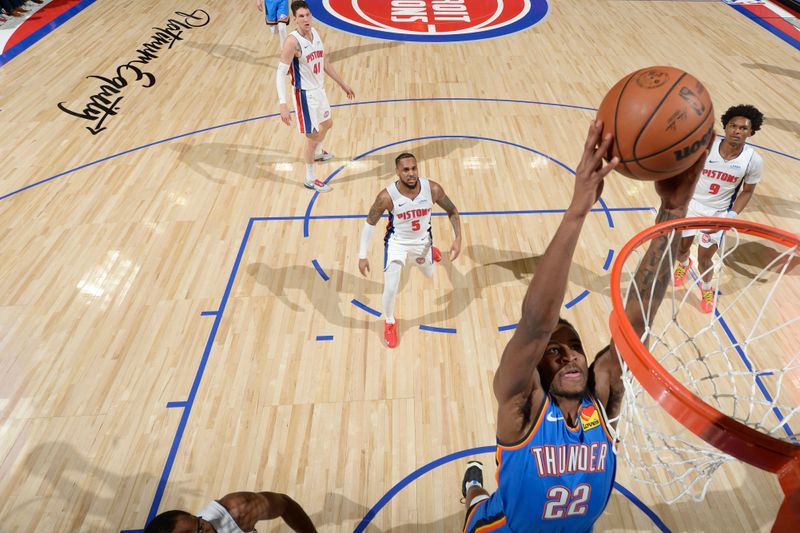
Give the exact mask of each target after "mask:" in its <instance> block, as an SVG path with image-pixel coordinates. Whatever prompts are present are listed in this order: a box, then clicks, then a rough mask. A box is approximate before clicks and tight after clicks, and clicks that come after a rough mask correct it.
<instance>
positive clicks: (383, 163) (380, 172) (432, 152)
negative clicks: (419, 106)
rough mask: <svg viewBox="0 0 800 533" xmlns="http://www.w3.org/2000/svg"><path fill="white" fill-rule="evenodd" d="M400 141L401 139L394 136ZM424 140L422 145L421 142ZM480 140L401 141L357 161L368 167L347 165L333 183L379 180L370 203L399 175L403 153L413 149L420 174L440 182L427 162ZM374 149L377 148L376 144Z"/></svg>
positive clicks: (468, 147) (466, 148)
mask: <svg viewBox="0 0 800 533" xmlns="http://www.w3.org/2000/svg"><path fill="white" fill-rule="evenodd" d="M393 140H394V141H397V140H399V139H393ZM420 143H421V144H420ZM477 143H478V141H477V139H431V140H428V141H424V142H423V141H413V142H409V143H404V144H400V145H397V146H393V147H391V149H384V150H381V151H380V152H376V153H374V154H370V155H367V156H365V157H363V158H361V159H359V160H358V162H357V163H358V165H359V166H361V165H366V168H365V169H364V170H362V171H360V172H356V173H353V174H350V173H348V168H347V166H345V168H344V170H342V171H341V172H339V174H337V175H336V178H334V181H333V183H336V184H345V183H351V182H355V181H360V180H363V179H369V178H373V179H376V178H377V179H378V180H379V183H378V184H377V185H376V189H375V190H374V191H371V192H368V194H370V195H371V196H369V203H370V205H371V204H372V200H373V199H374V198H375V196H377V195H378V193H379V192H380V187H382V186H386V185H387V184H388V183H389V182H390V181H392V179H393V178H395V177H396V175H397V174H396V172H395V164H394V158H395V157H397V156H398V155H400V153H402V152H411V153H413V154H414V155H415V156H416V157H417V162H418V163H419V173H420V176H422V177H425V178H430V179H432V180H433V181H436V182H438V183H441V179H439V178H437V176H434V175H433V174H430V175H429V173H428V172H427V166H428V162H430V161H433V160H435V159H443V158H446V157H448V156H450V154H452V153H453V152H455V151H456V150H459V149H460V150H465V151H469V150H470V149H471V148H473V147H474V146H475V145H476V144H477ZM373 148H375V147H373ZM445 191H446V189H445Z"/></svg>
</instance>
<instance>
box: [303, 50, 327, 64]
mask: <svg viewBox="0 0 800 533" xmlns="http://www.w3.org/2000/svg"><path fill="white" fill-rule="evenodd" d="M323 54H324V52H323V51H322V50H314V51H313V52H311V53H310V54H308V55H307V56H306V62H307V63H311V62H312V61H314V60H315V59H319V58H320V57H322V56H323Z"/></svg>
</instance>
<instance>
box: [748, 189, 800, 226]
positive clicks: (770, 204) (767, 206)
mask: <svg viewBox="0 0 800 533" xmlns="http://www.w3.org/2000/svg"><path fill="white" fill-rule="evenodd" d="M752 211H757V212H759V213H765V214H768V215H774V216H779V217H784V218H796V219H800V202H797V201H795V200H789V199H788V198H782V197H780V196H770V195H768V194H763V193H762V191H761V190H759V191H758V192H757V193H756V194H755V195H754V196H753V199H752V200H751V201H750V203H749V204H747V209H746V210H745V212H744V216H745V217H746V216H747V213H748V212H752Z"/></svg>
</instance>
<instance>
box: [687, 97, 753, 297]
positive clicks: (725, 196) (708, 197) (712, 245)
mask: <svg viewBox="0 0 800 533" xmlns="http://www.w3.org/2000/svg"><path fill="white" fill-rule="evenodd" d="M763 120H764V115H762V114H761V112H760V111H759V110H758V109H756V108H755V107H753V106H751V105H737V106H733V107H731V108H729V109H728V110H727V111H726V112H725V114H724V115H722V126H723V127H724V128H725V137H722V138H720V137H718V138H717V139H716V140H715V141H714V144H713V145H712V146H711V148H710V150H709V154H708V159H706V164H705V167H703V172H702V174H701V175H700V181H698V182H697V187H696V188H695V190H694V196H693V197H692V201H691V202H690V203H689V211H688V212H687V214H686V216H687V217H689V218H691V217H728V218H736V217H737V216H739V215H740V214H741V213H742V211H743V210H744V208H745V206H747V203H748V202H749V201H750V198H752V197H753V192H754V191H755V190H756V184H757V183H758V182H759V181H761V170H762V168H763V161H762V159H761V156H760V155H759V154H758V153H757V152H756V151H755V150H754V149H753V147H752V146H749V145H747V144H745V141H747V139H748V138H749V137H751V136H753V135H755V133H756V132H757V131H758V130H759V129H760V128H761V123H762V122H763ZM722 233H723V232H722V231H718V232H716V233H706V232H702V231H698V230H686V231H684V232H683V238H682V239H681V242H680V245H679V248H678V266H677V267H676V268H675V273H674V276H673V277H674V281H675V286H676V287H679V286H681V285H682V284H683V282H684V281H685V279H686V274H687V271H688V269H689V268H690V267H691V266H692V261H691V259H690V258H689V251H690V249H691V247H692V242H693V241H694V238H695V236H698V237H699V239H698V240H699V243H698V244H699V246H698V248H697V262H698V267H699V269H700V272H701V273H702V280H701V282H700V293H701V298H700V309H702V310H703V312H705V313H711V312H712V311H713V310H714V290H713V289H712V287H711V280H712V278H713V275H714V270H713V268H712V259H713V257H714V253H715V252H716V251H717V249H718V248H719V246H720V242H721V241H722Z"/></svg>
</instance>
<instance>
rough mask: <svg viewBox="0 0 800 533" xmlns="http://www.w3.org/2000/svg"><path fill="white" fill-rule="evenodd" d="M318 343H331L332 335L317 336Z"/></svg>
mask: <svg viewBox="0 0 800 533" xmlns="http://www.w3.org/2000/svg"><path fill="white" fill-rule="evenodd" d="M317 340H318V341H332V340H333V335H317Z"/></svg>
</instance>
